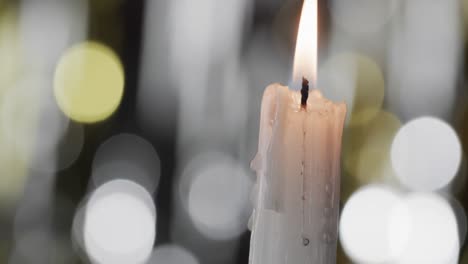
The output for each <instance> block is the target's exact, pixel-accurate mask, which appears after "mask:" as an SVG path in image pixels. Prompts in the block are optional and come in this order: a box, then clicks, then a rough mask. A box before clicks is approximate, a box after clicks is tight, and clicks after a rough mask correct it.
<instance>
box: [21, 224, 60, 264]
mask: <svg viewBox="0 0 468 264" xmlns="http://www.w3.org/2000/svg"><path fill="white" fill-rule="evenodd" d="M51 236H52V234H50V231H47V230H46V229H45V228H37V229H34V230H28V231H25V230H23V232H22V234H21V235H20V236H18V237H17V238H16V241H15V242H16V243H15V248H14V249H15V250H14V254H13V256H12V257H13V258H17V259H18V260H19V261H18V262H14V261H13V262H14V263H21V262H22V263H45V262H47V259H48V257H49V256H48V252H47V251H46V250H45V249H49V247H50V246H51V245H52V244H53V242H54V241H53V238H52V237H51ZM46 245H47V246H46ZM15 255H17V256H15Z"/></svg>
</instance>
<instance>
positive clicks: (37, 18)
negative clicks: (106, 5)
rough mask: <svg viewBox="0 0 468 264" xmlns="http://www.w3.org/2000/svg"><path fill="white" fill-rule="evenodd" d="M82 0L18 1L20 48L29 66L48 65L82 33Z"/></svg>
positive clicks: (80, 38) (83, 5)
mask: <svg viewBox="0 0 468 264" xmlns="http://www.w3.org/2000/svg"><path fill="white" fill-rule="evenodd" d="M86 9H87V7H86V1H83V0H78V1H70V2H68V1H43V2H37V1H22V2H21V4H20V10H19V13H20V14H19V16H20V17H19V20H20V21H19V22H20V31H21V47H22V50H23V52H24V55H25V57H26V60H27V62H28V64H29V65H34V66H36V67H37V66H39V67H41V66H48V67H51V66H52V65H53V64H55V63H56V61H57V60H58V58H59V57H60V54H61V53H62V52H63V51H64V50H65V48H66V47H67V46H68V45H70V44H71V43H73V42H76V41H81V40H83V39H84V37H85V34H86V12H85V11H86Z"/></svg>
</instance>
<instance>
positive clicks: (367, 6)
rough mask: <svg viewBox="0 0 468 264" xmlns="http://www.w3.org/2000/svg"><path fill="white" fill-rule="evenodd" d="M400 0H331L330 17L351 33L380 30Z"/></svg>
mask: <svg viewBox="0 0 468 264" xmlns="http://www.w3.org/2000/svg"><path fill="white" fill-rule="evenodd" d="M399 3H400V0H377V1H376V0H332V1H331V6H332V17H333V22H335V23H336V24H337V25H338V26H339V27H340V28H342V29H344V30H345V31H346V32H348V33H351V34H369V33H375V32H377V31H379V30H381V29H382V28H383V27H384V26H385V25H386V24H387V23H388V22H389V21H390V20H391V19H392V17H393V15H394V13H395V11H396V10H397V8H398V6H399Z"/></svg>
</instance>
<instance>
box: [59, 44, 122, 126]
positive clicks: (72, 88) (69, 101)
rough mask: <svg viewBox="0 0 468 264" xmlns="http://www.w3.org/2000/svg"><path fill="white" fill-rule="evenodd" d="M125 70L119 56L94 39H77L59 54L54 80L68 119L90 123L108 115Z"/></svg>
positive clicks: (119, 96) (115, 102) (117, 100)
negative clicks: (79, 41) (76, 43)
mask: <svg viewBox="0 0 468 264" xmlns="http://www.w3.org/2000/svg"><path fill="white" fill-rule="evenodd" d="M123 88H124V71H123V67H122V64H121V63H120V60H119V58H118V56H117V55H116V54H115V53H114V52H113V51H112V50H111V49H110V48H108V47H107V46H105V45H103V44H99V43H96V42H84V43H80V44H78V45H76V46H74V47H72V48H70V49H69V50H67V51H66V53H65V54H63V55H62V57H61V59H60V61H59V63H58V65H57V68H56V71H55V80H54V92H55V98H56V101H57V104H58V105H59V106H60V109H61V110H62V111H63V112H64V113H65V114H66V115H67V116H68V117H70V118H71V119H73V120H75V121H78V122H83V123H93V122H97V121H101V120H104V119H106V118H108V117H109V116H110V115H112V113H113V112H114V111H115V110H116V109H117V107H118V106H119V104H120V101H121V99H122V95H123Z"/></svg>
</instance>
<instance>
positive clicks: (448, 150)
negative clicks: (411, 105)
mask: <svg viewBox="0 0 468 264" xmlns="http://www.w3.org/2000/svg"><path fill="white" fill-rule="evenodd" d="M461 154H462V153H461V145H460V141H459V139H458V136H457V134H456V132H455V131H454V130H453V129H452V127H451V126H450V125H448V124H446V123H445V122H443V121H441V120H439V119H437V118H433V117H422V118H418V119H415V120H412V121H411V122H409V123H407V124H405V125H404V126H403V127H402V128H401V129H400V130H399V131H398V133H397V135H396V136H395V139H394V141H393V144H392V150H391V158H392V165H393V168H394V169H395V172H396V174H397V177H398V179H399V180H400V181H401V183H403V184H404V185H405V186H406V187H408V188H410V189H413V190H424V191H429V190H436V189H440V188H442V187H444V186H446V185H447V184H449V183H450V182H451V181H452V180H453V178H454V177H455V175H456V174H457V171H458V168H459V166H460V162H461Z"/></svg>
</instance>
